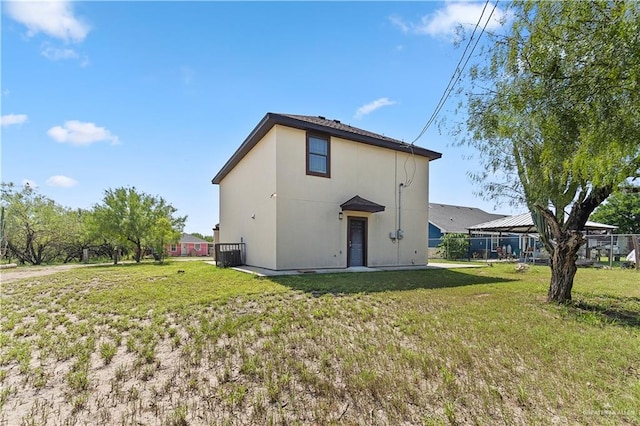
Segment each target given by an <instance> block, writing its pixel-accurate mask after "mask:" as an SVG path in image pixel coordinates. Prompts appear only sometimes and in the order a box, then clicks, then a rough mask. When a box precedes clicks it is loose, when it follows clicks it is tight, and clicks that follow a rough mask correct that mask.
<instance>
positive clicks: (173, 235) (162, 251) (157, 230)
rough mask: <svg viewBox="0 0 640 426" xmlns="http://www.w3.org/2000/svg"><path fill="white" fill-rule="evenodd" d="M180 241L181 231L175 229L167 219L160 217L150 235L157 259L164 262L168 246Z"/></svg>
mask: <svg viewBox="0 0 640 426" xmlns="http://www.w3.org/2000/svg"><path fill="white" fill-rule="evenodd" d="M179 239H180V230H178V229H176V228H174V227H173V225H172V224H171V222H170V221H169V219H168V218H167V217H159V218H158V219H157V220H156V222H155V224H154V226H153V229H152V232H151V235H150V241H151V247H152V249H153V253H154V255H155V256H156V259H157V260H159V261H160V263H162V262H164V259H165V257H166V256H167V254H168V252H167V244H169V243H175V242H177V241H178V240H179Z"/></svg>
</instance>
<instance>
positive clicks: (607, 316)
mask: <svg viewBox="0 0 640 426" xmlns="http://www.w3.org/2000/svg"><path fill="white" fill-rule="evenodd" d="M571 310H573V311H574V314H575V315H577V316H579V317H581V318H585V317H587V318H589V317H593V316H595V317H596V319H597V320H599V321H602V322H604V323H615V324H619V325H624V326H628V327H635V328H640V298H638V297H618V296H600V297H598V298H596V299H594V300H577V301H574V302H573V303H572V304H571Z"/></svg>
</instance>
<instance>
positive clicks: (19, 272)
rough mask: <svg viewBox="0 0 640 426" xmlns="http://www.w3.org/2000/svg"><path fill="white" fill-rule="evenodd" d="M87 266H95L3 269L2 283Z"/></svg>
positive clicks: (78, 265) (0, 271) (74, 265)
mask: <svg viewBox="0 0 640 426" xmlns="http://www.w3.org/2000/svg"><path fill="white" fill-rule="evenodd" d="M87 266H94V265H84V264H67V265H52V266H22V267H20V266H19V267H17V268H13V269H2V270H0V283H2V284H4V283H10V282H13V281H17V280H21V279H23V278H33V277H42V276H45V275H51V274H55V273H57V272H62V271H68V270H69V269H75V268H85V267H87Z"/></svg>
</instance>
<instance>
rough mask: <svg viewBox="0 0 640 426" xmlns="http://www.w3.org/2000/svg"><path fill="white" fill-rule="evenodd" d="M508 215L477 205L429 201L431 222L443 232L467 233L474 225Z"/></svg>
mask: <svg viewBox="0 0 640 426" xmlns="http://www.w3.org/2000/svg"><path fill="white" fill-rule="evenodd" d="M504 217H506V215H503V214H496V213H487V212H485V211H484V210H481V209H479V208H476V207H464V206H452V205H449V204H438V203H429V222H430V223H431V224H432V225H434V226H436V227H438V228H439V229H440V231H441V232H443V233H457V234H460V233H462V234H466V233H467V232H468V231H467V229H468V228H469V227H470V226H472V225H477V224H478V223H484V222H488V221H491V220H495V219H501V218H504Z"/></svg>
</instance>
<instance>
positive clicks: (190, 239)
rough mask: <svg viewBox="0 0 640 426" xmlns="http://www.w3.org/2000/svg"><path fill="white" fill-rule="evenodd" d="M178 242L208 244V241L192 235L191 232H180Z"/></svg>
mask: <svg viewBox="0 0 640 426" xmlns="http://www.w3.org/2000/svg"><path fill="white" fill-rule="evenodd" d="M180 243H195V244H209V242H208V241H205V240H201V239H200V238H198V237H194V236H193V235H191V234H182V236H181V237H180Z"/></svg>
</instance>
